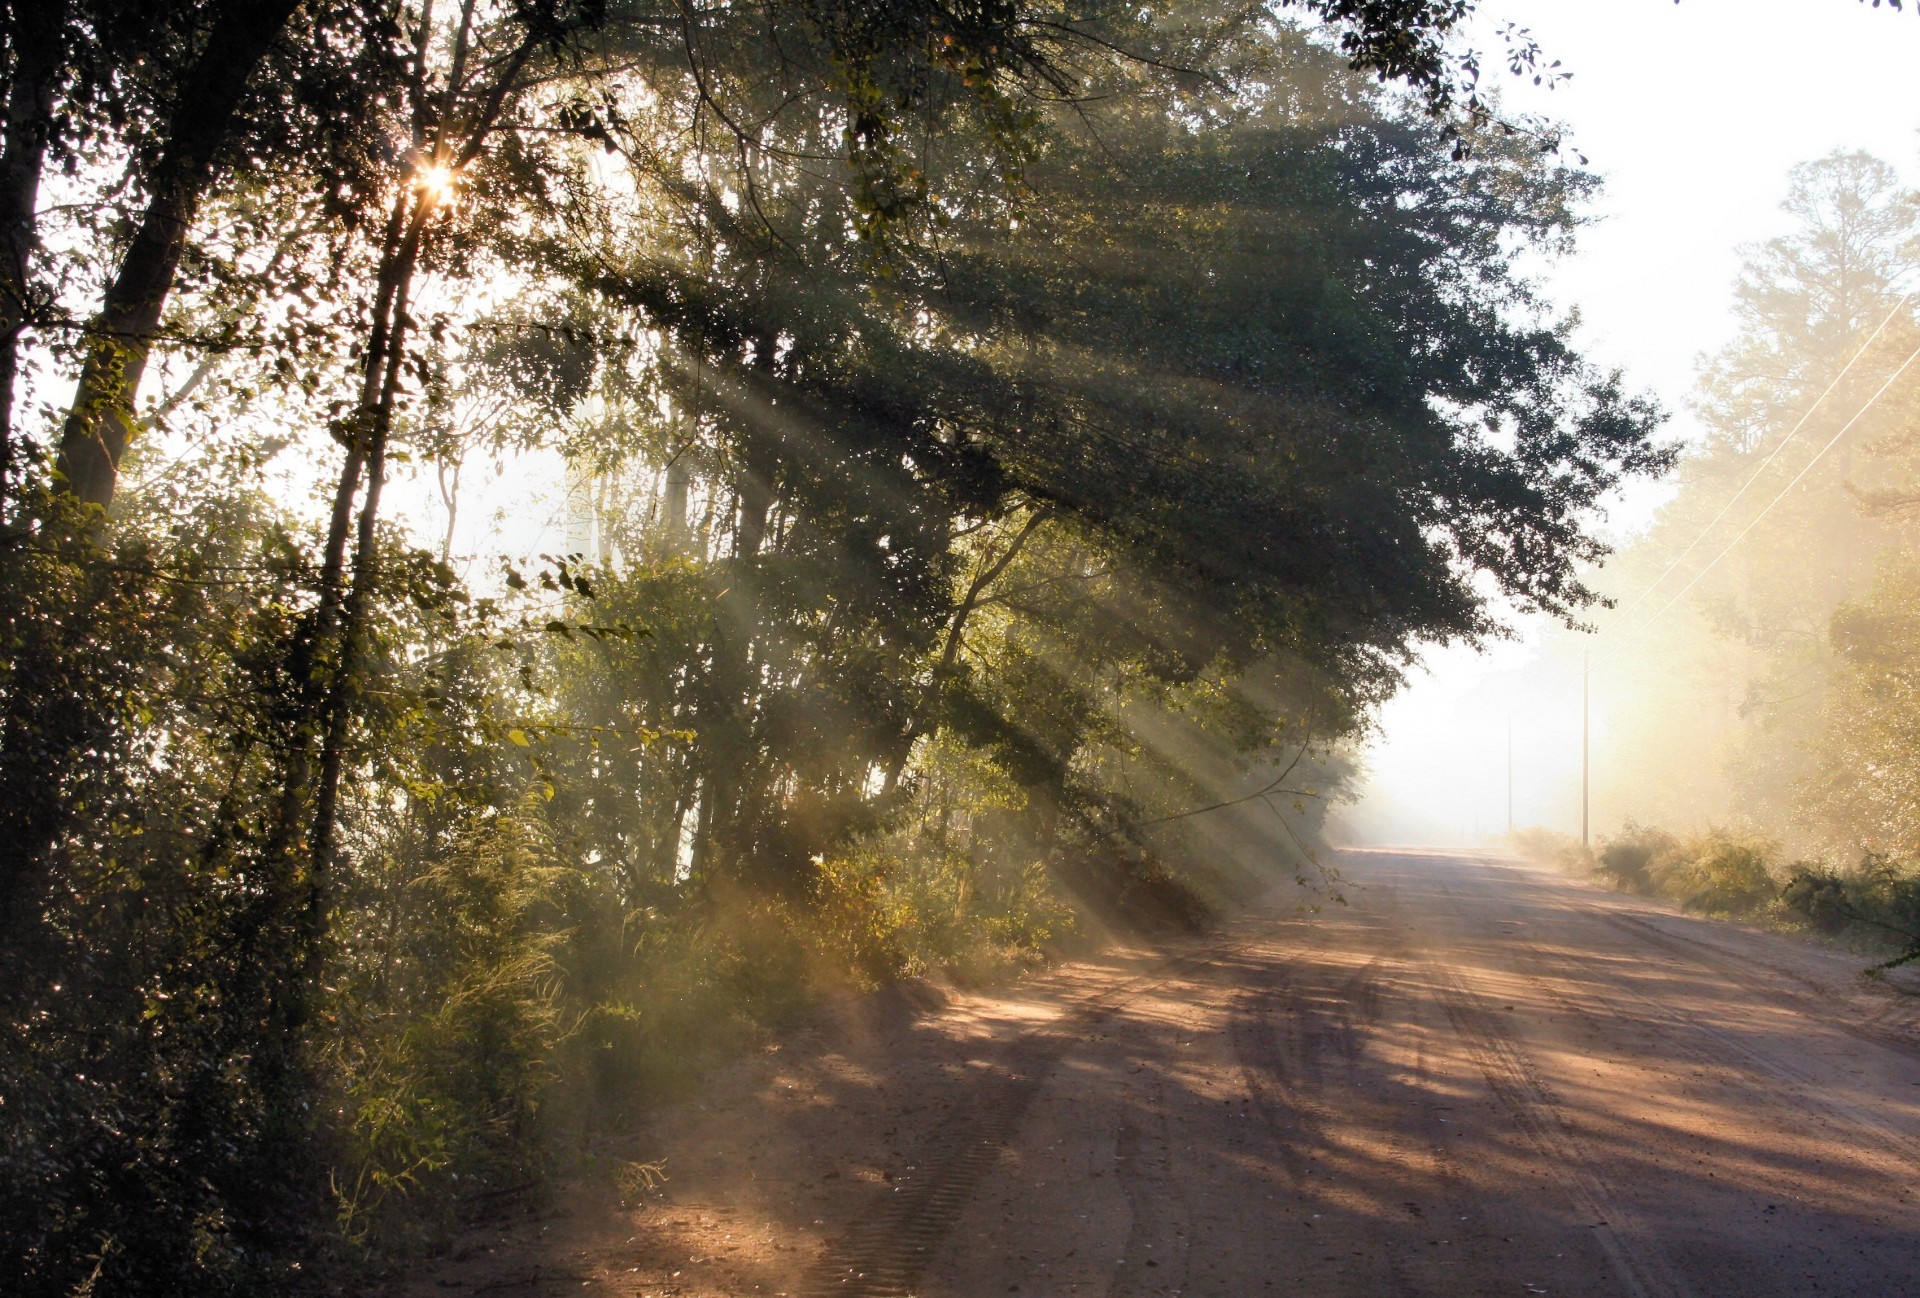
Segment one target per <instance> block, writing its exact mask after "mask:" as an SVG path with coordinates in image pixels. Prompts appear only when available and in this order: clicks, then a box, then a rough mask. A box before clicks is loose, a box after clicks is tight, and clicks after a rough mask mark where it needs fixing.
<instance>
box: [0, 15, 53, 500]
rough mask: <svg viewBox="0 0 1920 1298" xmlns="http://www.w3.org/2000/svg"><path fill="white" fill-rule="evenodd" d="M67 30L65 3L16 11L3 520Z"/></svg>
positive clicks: (2, 395)
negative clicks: (23, 344)
mask: <svg viewBox="0 0 1920 1298" xmlns="http://www.w3.org/2000/svg"><path fill="white" fill-rule="evenodd" d="M66 24H67V5H66V3H65V2H64V0H40V3H37V4H30V5H26V6H24V7H19V8H16V9H15V11H14V29H13V38H14V40H13V44H14V59H13V81H12V84H11V85H9V86H8V88H7V105H6V113H7V116H6V135H5V142H4V145H0V518H4V511H5V508H6V503H7V501H8V500H9V499H11V496H12V488H13V480H14V475H15V473H16V472H17V467H18V466H17V464H16V460H17V458H18V456H17V451H16V449H15V445H14V436H13V396H14V387H15V384H16V383H17V382H18V380H19V373H20V333H21V331H22V330H23V329H24V328H25V327H26V323H27V293H28V289H29V285H30V282H31V281H30V274H31V271H32V266H31V264H30V263H31V258H32V256H33V245H34V243H35V236H36V231H37V228H38V222H37V220H36V214H37V212H36V209H37V208H38V207H39V203H40V173H41V170H42V168H43V167H44V166H45V164H46V158H47V142H48V140H49V138H50V137H51V136H52V134H53V89H54V85H55V83H56V82H57V81H58V79H59V70H60V42H61V36H62V34H63V33H64V31H65V29H66Z"/></svg>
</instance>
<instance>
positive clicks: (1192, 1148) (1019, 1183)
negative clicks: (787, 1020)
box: [423, 852, 1920, 1298]
mask: <svg viewBox="0 0 1920 1298" xmlns="http://www.w3.org/2000/svg"><path fill="white" fill-rule="evenodd" d="M1340 869H1341V871H1342V873H1343V874H1344V875H1345V876H1346V878H1347V880H1348V883H1347V885H1346V887H1345V890H1344V891H1345V895H1346V897H1347V899H1348V901H1349V903H1350V904H1349V905H1347V906H1345V907H1328V908H1327V909H1326V910H1325V911H1323V912H1322V913H1321V914H1320V915H1318V916H1315V917H1311V918H1297V917H1285V916H1278V915H1266V916H1255V917H1249V918H1246V919H1243V920H1241V921H1237V922H1235V923H1234V924H1232V925H1230V926H1228V927H1227V928H1226V929H1224V930H1223V931H1221V932H1219V933H1216V934H1214V935H1211V936H1209V937H1207V938H1204V939H1199V940H1196V941H1194V942H1192V943H1189V944H1185V945H1181V946H1176V947H1172V948H1163V949H1160V950H1157V951H1146V950H1137V951H1121V952H1118V953H1116V954H1114V955H1113V956H1111V957H1109V958H1106V959H1104V960H1101V961H1098V962H1093V963H1087V964H1081V965H1076V966H1071V967H1069V968H1066V969H1063V970H1060V971H1057V972H1055V973H1053V974H1050V975H1048V976H1046V977H1044V978H1040V979H1036V980H1033V981H1032V982H1031V983H1028V984H1023V985H1021V986H1019V987H1016V988H1014V989H1012V990H1011V991H1010V992H1007V993H1004V994H998V995H993V996H958V997H952V998H949V999H948V1000H947V1002H946V1003H945V1004H944V1005H941V1006H939V1007H937V1008H935V1009H932V1010H930V1011H926V1012H920V1013H910V1012H909V1011H908V1008H907V1006H906V1005H905V1004H904V1003H903V1002H902V1000H901V999H900V998H898V997H893V998H881V999H879V1000H876V1001H870V1002H867V1003H864V1004H863V1006H861V1007H859V1010H858V1012H856V1011H849V1012H847V1013H846V1014H845V1015H843V1016H842V1021H840V1022H838V1023H836V1024H829V1025H828V1026H826V1027H823V1028H821V1029H819V1030H816V1031H814V1032H812V1033H809V1034H805V1035H803V1036H802V1037H800V1038H799V1039H797V1040H794V1041H790V1042H788V1043H786V1044H785V1046H784V1047H783V1048H782V1049H781V1050H780V1051H779V1052H778V1053H774V1054H769V1055H767V1056H765V1057H762V1058H759V1059H756V1060H753V1061H749V1062H748V1063H746V1064H743V1065H742V1066H741V1067H739V1068H738V1069H736V1070H734V1071H733V1072H732V1073H731V1074H730V1075H728V1076H727V1077H725V1078H722V1079H720V1080H719V1081H718V1082H717V1083H716V1084H715V1086H714V1088H713V1089H712V1090H711V1091H710V1092H708V1093H707V1094H706V1095H704V1096H703V1097H702V1098H701V1099H700V1100H699V1101H696V1102H694V1103H692V1104H688V1105H684V1106H681V1107H679V1108H677V1109H676V1110H674V1111H672V1112H670V1113H668V1114H665V1115H662V1117H661V1118H660V1119H659V1120H658V1121H657V1122H656V1123H654V1124H653V1126H652V1128H651V1129H650V1130H649V1131H648V1132H646V1133H643V1134H642V1135H641V1136H639V1137H637V1138H636V1141H635V1144H634V1147H633V1153H634V1154H635V1155H636V1156H638V1155H644V1156H646V1157H650V1158H665V1159H666V1166H667V1170H668V1174H669V1176H670V1177H671V1178H672V1179H671V1180H670V1181H669V1182H668V1183H667V1186H666V1192H665V1194H664V1195H663V1196H661V1197H657V1198H653V1199H650V1200H648V1201H647V1202H645V1203H644V1204H642V1205H641V1206H639V1207H638V1208H636V1209H632V1210H618V1211H616V1210H614V1209H612V1208H604V1209H600V1210H595V1209H593V1208H591V1207H587V1206H582V1205H575V1206H573V1207H572V1208H571V1209H569V1210H566V1211H563V1212H560V1213H557V1214H555V1215H554V1216H553V1217H552V1218H550V1219H549V1220H547V1221H544V1222H542V1223H540V1224H538V1225H537V1226H531V1227H527V1228H525V1229H523V1230H520V1231H517V1232H514V1233H510V1234H508V1235H504V1236H502V1237H500V1238H498V1239H496V1240H493V1241H490V1242H489V1243H488V1244H487V1245H486V1246H485V1247H474V1248H472V1249H470V1250H468V1252H467V1253H466V1254H465V1255H464V1257H463V1258H462V1259H461V1260H460V1261H459V1262H458V1263H456V1264H455V1265H452V1266H450V1267H449V1268H448V1269H447V1270H446V1271H445V1272H443V1273H440V1274H439V1275H437V1276H436V1278H435V1279H434V1280H433V1281H432V1283H433V1284H434V1286H435V1288H436V1289H437V1291H438V1292H441V1293H445V1292H447V1291H448V1290H449V1289H460V1288H468V1289H471V1290H476V1291H478V1290H484V1291H487V1292H490V1293H515V1292H518V1293H559V1292H570V1293H579V1292H582V1291H583V1290H584V1291H590V1292H600V1293H607V1292H612V1293H619V1294H631V1295H643V1294H644V1295H654V1294H660V1295H667V1294H672V1295H719V1294H726V1295H753V1294H761V1295H774V1294H786V1295H789V1296H790V1298H801V1296H802V1295H805V1296H808V1298H813V1296H815V1295H827V1294H837V1295H899V1294H919V1295H925V1296H927V1298H934V1296H936V1295H939V1296H942V1298H983V1296H984V1295H995V1294H1006V1293H1022V1294H1027V1295H1035V1294H1042V1295H1052V1294H1087V1295H1110V1296H1112V1298H1120V1296H1121V1295H1128V1296H1131V1295H1148V1294H1185V1295H1195V1296H1205V1298H1211V1296H1216V1295H1217V1296H1221V1298H1226V1296H1235V1295H1259V1294H1264V1293H1275V1294H1288V1295H1302V1296H1305V1298H1318V1296H1321V1295H1326V1296H1332V1295H1365V1296H1368V1298H1372V1296H1375V1295H1381V1296H1394V1295H1422V1294H1431V1295H1449V1296H1450V1295H1481V1294H1488V1295H1497V1294H1512V1295H1516V1296H1519V1295H1526V1294H1553V1295H1569V1296H1571V1295H1595V1296H1599V1295H1634V1296H1636V1298H1674V1296H1678V1295H1741V1296H1742V1298H1759V1296H1761V1295H1774V1294H1782V1295H1784V1294H1794V1295H1799V1294H1854V1295H1863V1296H1865V1295H1872V1296H1874V1298H1898V1296H1902V1295H1914V1294H1920V1204H1916V1202H1915V1198H1916V1179H1917V1178H1920V1046H1917V1045H1916V1042H1917V1041H1920V1031H1916V1022H1920V1015H1916V1013H1915V1012H1914V1010H1913V1008H1912V1006H1913V1005H1914V1004H1915V1003H1916V1002H1917V1001H1920V998H1917V997H1912V996H1908V997H1904V998H1903V997H1902V996H1900V995H1898V994H1896V993H1895V992H1894V991H1891V990H1889V989H1886V988H1884V987H1876V986H1874V985H1872V984H1868V983H1865V982H1864V981H1862V980H1860V979H1859V978H1857V977H1856V976H1855V974H1856V971H1857V969H1858V967H1859V962H1858V961H1856V960H1851V959H1849V958H1847V957H1844V956H1838V955H1829V954H1827V953H1824V952H1820V951H1814V950H1810V949H1807V948H1805V947H1804V946H1802V945H1800V944H1797V943H1793V942H1790V941H1786V940H1783V939H1778V938H1773V937H1769V936H1766V935H1762V934H1756V933H1750V932H1747V931H1745V930H1742V929H1739V928H1735V927H1732V926H1728V925H1722V924H1714V923H1711V922H1708V921H1701V920H1695V919H1690V918H1686V917H1683V916H1679V915H1676V914H1674V913H1672V912H1670V911H1667V910H1663V909H1660V908H1657V907H1654V906H1651V905H1646V904H1642V903H1637V902H1633V901H1629V900H1626V899H1622V898H1619V897H1615V896H1612V895H1610V894H1606V893H1603V892H1600V891H1597V890H1595V889H1592V888H1588V887H1585V886H1582V885H1580V884H1577V883H1574V882H1571V881H1569V880H1567V879H1564V878H1562V877H1560V876H1558V875H1554V874H1551V873H1548V872H1545V871H1541V870H1538V869H1534V868H1531V867H1528V866H1523V865H1520V864H1517V863H1514V862H1508V861H1497V860H1488V859H1484V858H1475V857H1470V856H1459V855H1446V854H1438V853H1427V854H1415V853H1390V852H1369V853H1351V854H1348V855H1347V856H1345V857H1344V858H1343V859H1342V860H1341V861H1340ZM423 1283H425V1282H424V1281H423Z"/></svg>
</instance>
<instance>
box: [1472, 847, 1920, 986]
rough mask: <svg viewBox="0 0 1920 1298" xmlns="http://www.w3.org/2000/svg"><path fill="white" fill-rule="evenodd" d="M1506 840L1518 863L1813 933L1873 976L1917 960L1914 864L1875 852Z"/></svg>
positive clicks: (1919, 934) (1917, 873) (1918, 903)
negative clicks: (1833, 857)
mask: <svg viewBox="0 0 1920 1298" xmlns="http://www.w3.org/2000/svg"><path fill="white" fill-rule="evenodd" d="M1509 842H1510V846H1511V847H1512V848H1513V850H1514V851H1515V852H1517V853H1518V854H1519V855H1521V856H1523V857H1525V858H1527V859H1528V860H1532V861H1537V862H1540V863H1541V864H1544V865H1551V866H1554V867H1556V868H1559V869H1562V870H1566V871H1568V872H1569V873H1572V874H1577V875H1581V876H1583V877H1586V878H1591V879H1593V880H1595V881H1596V882H1599V883H1601V884H1604V885H1605V886H1607V887H1610V888H1612V889H1614V890H1615V891H1617V892H1624V893H1628V894H1631V895H1633V896H1637V897H1657V898H1660V899H1662V900H1665V901H1671V902H1674V903H1676V904H1678V905H1679V906H1681V907H1682V908H1684V909H1686V910H1689V911H1693V912H1694V913H1696V914H1702V915H1713V916H1719V917H1721V918H1726V919H1737V920H1744V921H1747V922H1750V923H1759V924H1764V925H1766V926H1767V927H1770V928H1775V929H1779V930H1781V931H1786V932H1795V933H1801V934H1810V935H1813V936H1816V937H1818V938H1820V939H1822V940H1824V941H1827V942H1829V943H1832V944H1834V945H1836V946H1840V947H1842V948H1844V949H1846V950H1848V951H1851V952H1853V953H1855V954H1857V955H1860V956H1862V957H1863V958H1865V959H1868V960H1871V961H1873V962H1874V963H1873V968H1874V969H1875V970H1881V969H1887V968H1892V967H1895V966H1897V965H1901V964H1906V963H1909V962H1912V961H1916V960H1920V863H1916V862H1911V861H1898V860H1894V859H1892V858H1890V857H1886V856H1881V855H1878V854H1875V853H1866V854H1865V855H1863V856H1862V857H1861V858H1860V860H1858V861H1856V862H1852V863H1848V864H1837V863H1835V862H1832V861H1823V860H1804V859H1797V858H1793V857H1791V856H1790V855H1789V854H1788V853H1787V852H1786V851H1785V850H1784V849H1783V848H1782V847H1781V845H1780V844H1779V843H1778V842H1776V841H1774V840H1772V839H1769V838H1765V837H1762V836H1759V835H1754V834H1741V833H1736V832H1732V831H1728V830H1720V829H1711V830H1707V831H1706V832H1704V833H1698V834H1686V835H1682V834H1675V833H1672V832H1670V831H1668V830H1665V829H1660V828H1658V827H1655V826H1649V825H1637V824H1634V823H1632V822H1629V823H1628V824H1627V825H1626V826H1625V827H1624V828H1623V829H1622V830H1621V831H1620V832H1619V833H1618V834H1615V835H1613V836H1612V837H1610V838H1603V839H1601V840H1600V841H1599V843H1598V844H1596V845H1595V846H1594V847H1592V848H1588V847H1585V846H1583V845H1582V844H1580V843H1579V842H1578V841H1577V840H1575V839H1573V838H1571V837H1569V836H1567V835H1564V834H1557V833H1554V832H1553V831H1551V830H1545V829H1523V830H1518V831H1516V832H1515V833H1514V834H1513V835H1512V837H1511V839H1510V840H1509Z"/></svg>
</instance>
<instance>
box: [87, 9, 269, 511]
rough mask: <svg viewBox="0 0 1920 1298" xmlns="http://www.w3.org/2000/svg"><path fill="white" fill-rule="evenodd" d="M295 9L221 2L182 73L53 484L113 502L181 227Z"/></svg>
mask: <svg viewBox="0 0 1920 1298" xmlns="http://www.w3.org/2000/svg"><path fill="white" fill-rule="evenodd" d="M298 7H299V3H298V0H227V3H225V4H223V5H222V6H221V7H220V11H219V14H218V16H217V17H216V18H215V20H214V23H213V29H212V31H211V33H210V34H209V36H208V37H207V43H206V46H205V47H204V48H203V49H202V50H201V52H200V57H199V58H198V59H196V60H195V62H194V66H193V67H192V68H191V69H190V70H189V71H188V72H187V73H186V74H185V75H184V76H183V77H182V78H181V85H182V87H183V90H182V93H181V97H180V103H179V105H178V107H176V108H175V110H174V114H173V121H172V123H171V129H170V130H169V131H168V135H167V142H166V146H165V148H164V149H163V150H162V151H161V154H160V159H159V161H158V162H156V163H155V164H154V167H153V170H152V172H151V173H150V174H149V175H148V176H147V177H146V189H147V194H148V199H147V210H146V214H145V216H144V217H143V218H142V219H141V222H140V227H139V229H138V230H136V231H135V232H134V236H133V242H132V244H131V245H130V246H129V247H128V248H127V251H126V255H125V256H124V257H122V258H121V261H120V268H119V271H118V272H117V273H116V274H115V275H114V278H113V283H112V284H111V285H110V286H109V287H108V289H107V294H106V298H105V300H104V301H103V302H102V303H101V306H100V312H99V314H98V315H97V316H95V317H94V321H93V325H92V327H91V329H90V331H89V333H90V337H89V340H88V343H87V353H86V360H85V362H84V363H83V364H82V366H81V370H80V382H79V385H78V387H77V388H76V390H75V392H74V398H73V408H72V410H71V411H70V412H69V413H68V415H67V423H66V428H65V429H64V430H63V432H62V434H61V438H60V456H59V459H58V461H57V462H56V469H57V471H58V475H59V476H58V481H59V482H60V483H61V484H62V485H63V487H64V489H65V490H66V491H68V492H69V493H71V494H72V495H73V496H75V497H77V498H78V499H80V500H82V501H85V502H87V503H89V504H94V505H100V506H102V507H105V506H106V505H108V504H110V503H112V500H113V489H114V484H115V481H116V478H117V476H118V473H119V469H120V460H121V457H122V456H124V455H125V454H126V450H127V444H128V442H129V441H131V440H132V438H133V434H134V416H133V401H134V395H135V393H136V392H137V391H138V389H139V386H140V377H141V374H142V373H143V372H144V371H145V369H146V365H147V354H148V352H149V351H150V350H151V348H152V346H153V337H154V334H155V333H156V332H158V330H159V328H160V316H161V313H162V312H163V311H164V310H165V307H166V302H167V295H168V294H169V293H170V292H171V291H172V289H173V281H174V276H175V274H176V272H177V271H178V270H179V267H180V257H181V254H182V252H183V251H184V250H185V248H186V242H187V233H188V231H189V230H190V229H191V227H192V225H193V220H194V217H195V215H196V214H197V213H198V211H199V208H200V202H201V200H202V198H204V197H205V195H206V191H207V188H208V186H209V185H211V184H212V182H213V178H214V174H215V162H216V160H217V159H218V157H219V154H220V151H221V150H222V149H223V148H224V147H225V146H226V145H227V143H228V142H229V140H230V139H231V137H232V135H233V130H234V124H235V118H236V116H237V114H238V112H239V109H240V101H241V99H242V97H243V96H244V95H245V94H246V89H247V83H248V82H249V81H250V80H251V79H252V77H253V74H254V72H255V70H256V69H257V68H258V67H259V65H260V62H261V60H262V59H264V58H265V57H266V55H267V51H268V50H269V49H270V48H272V45H273V42H274V40H275V39H276V38H277V37H278V36H279V35H280V32H281V30H282V29H283V28H284V27H285V26H286V24H287V20H288V19H289V18H290V17H291V16H292V14H293V11H294V10H295V9H296V8H298Z"/></svg>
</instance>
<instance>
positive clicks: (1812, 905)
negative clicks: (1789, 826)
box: [1780, 852, 1920, 963]
mask: <svg viewBox="0 0 1920 1298" xmlns="http://www.w3.org/2000/svg"><path fill="white" fill-rule="evenodd" d="M1780 899H1781V902H1782V904H1783V905H1785V907H1786V908H1787V909H1788V910H1789V911H1791V912H1793V913H1794V914H1797V915H1799V916H1800V917H1801V918H1803V919H1805V920H1806V921H1807V923H1809V924H1810V925H1812V926H1813V927H1814V928H1816V929H1818V930H1819V931H1821V932H1823V933H1829V934H1833V935H1836V936H1848V937H1853V938H1857V939H1862V940H1867V941H1871V942H1873V943H1875V944H1876V945H1881V946H1885V945H1888V944H1889V943H1897V944H1899V946H1900V948H1901V949H1902V950H1903V952H1904V954H1903V955H1902V956H1900V957H1897V958H1896V963H1904V962H1906V961H1907V960H1911V959H1914V958H1917V957H1920V868H1916V867H1915V866H1914V865H1912V864H1910V863H1905V862H1899V861H1895V860H1893V859H1892V858H1890V857H1887V856H1883V855H1881V854H1879V853H1876V852H1869V853H1867V854H1866V855H1865V856H1864V857H1862V858H1861V860H1860V864H1859V865H1858V866H1857V867H1855V868H1854V869H1853V870H1851V871H1846V872H1842V871H1839V870H1835V869H1833V868H1832V867H1830V866H1826V865H1810V864H1803V865H1800V866H1797V867H1795V869H1794V871H1793V874H1792V876H1791V877H1790V878H1789V879H1788V880H1787V886H1786V887H1785V889H1783V890H1782V892H1781V894H1780Z"/></svg>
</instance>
